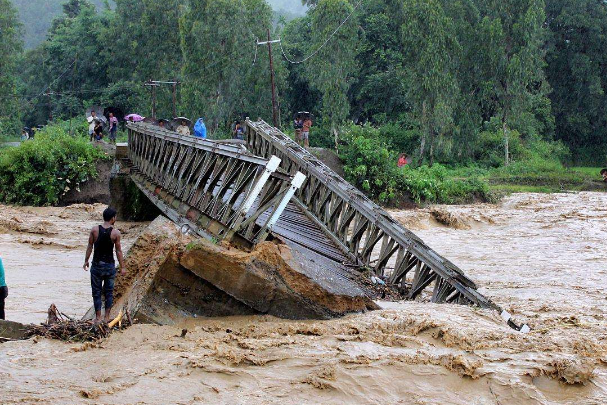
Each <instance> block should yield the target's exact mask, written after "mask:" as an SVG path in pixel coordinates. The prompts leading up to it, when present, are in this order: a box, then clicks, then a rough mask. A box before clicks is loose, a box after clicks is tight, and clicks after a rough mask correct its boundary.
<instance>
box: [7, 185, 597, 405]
mask: <svg viewBox="0 0 607 405" xmlns="http://www.w3.org/2000/svg"><path fill="white" fill-rule="evenodd" d="M102 209H103V207H102V206H86V205H77V206H72V207H68V208H14V207H5V206H0V210H1V212H2V214H1V216H0V256H1V257H2V259H3V261H4V264H5V268H6V272H7V275H6V278H7V284H8V285H9V288H10V295H9V298H8V300H7V316H8V318H9V319H13V320H17V321H22V322H42V321H43V320H44V319H45V317H46V309H47V308H48V306H49V305H50V304H51V303H55V304H56V305H57V306H58V307H59V309H60V310H61V311H63V312H65V313H67V314H70V315H77V316H79V315H81V314H83V313H84V312H85V311H86V310H87V309H88V308H89V306H90V305H91V299H90V290H89V281H88V278H87V276H88V274H87V273H84V271H83V270H82V267H81V266H82V262H83V256H84V248H85V243H86V237H87V232H88V229H89V228H90V227H91V226H92V225H94V224H95V223H96V222H97V219H98V218H99V216H100V212H101V210H102ZM392 214H393V215H394V216H395V217H396V218H397V219H399V220H400V221H402V222H403V223H404V224H405V225H406V226H408V227H409V228H410V229H412V230H414V231H415V232H416V233H417V234H418V235H419V236H420V237H422V239H424V240H425V241H426V243H427V244H428V245H430V246H432V247H433V248H434V249H435V250H437V251H438V252H440V253H441V254H443V255H444V256H446V257H447V258H449V259H450V260H451V261H453V262H454V263H456V264H457V265H459V266H460V267H461V268H462V269H464V270H465V271H466V273H467V274H468V275H469V276H470V277H471V278H472V279H473V280H474V281H475V282H476V283H477V284H478V286H479V290H480V291H481V292H482V293H483V294H485V295H487V296H488V297H490V298H491V299H493V300H494V301H495V302H497V303H498V304H499V305H501V306H502V307H504V308H505V309H507V310H508V311H509V312H510V313H512V314H513V315H514V318H515V319H516V320H517V321H522V322H526V323H528V324H529V326H530V327H531V328H532V330H531V332H530V333H528V334H521V333H519V332H515V331H514V330H512V329H510V328H509V327H508V326H506V325H505V324H504V322H503V321H502V320H501V319H500V318H499V316H498V314H496V313H493V312H491V311H485V310H479V309H474V308H469V307H463V306H457V305H436V304H428V303H420V302H397V303H388V302H382V303H380V304H381V305H382V307H383V308H384V309H383V310H380V311H373V312H368V313H365V314H355V315H349V316H346V317H344V318H341V319H335V320H330V321H285V320H281V319H277V318H273V317H270V316H246V317H245V316H242V317H230V318H215V319H190V320H184V321H183V322H182V324H179V325H175V326H153V325H135V326H133V327H130V328H129V329H127V330H124V331H121V332H116V333H114V334H112V336H111V337H110V338H108V339H106V340H104V341H103V342H101V343H98V344H68V343H63V342H58V341H51V340H47V339H38V338H36V339H31V340H28V341H20V342H7V343H4V344H0V403H2V404H13V403H19V404H23V403H52V404H82V403H85V404H86V403H90V404H198V403H212V404H248V403H255V404H257V403H261V404H302V403H323V404H341V403H361V404H478V405H481V404H556V403H558V404H605V403H607V340H606V339H607V330H606V329H605V326H607V320H606V319H605V315H606V310H607V285H606V282H605V279H606V275H607V249H606V248H605V243H606V241H607V194H602V193H578V194H551V195H548V194H546V195H545V194H516V195H512V196H510V197H508V198H506V199H505V200H504V201H503V202H502V203H500V204H499V205H470V206H437V207H431V208H427V209H420V210H415V211H394V212H392ZM445 218H447V220H445ZM437 219H440V220H441V221H442V222H439V221H438V220H437ZM117 225H118V227H119V229H121V231H123V234H125V240H126V243H125V245H126V247H128V246H130V244H131V243H132V241H133V240H134V239H135V237H136V236H137V233H138V231H140V230H141V229H142V228H143V226H144V225H143V224H134V223H118V224H117ZM183 328H187V329H188V333H187V335H186V336H185V337H183V338H182V337H180V335H181V331H182V329H183Z"/></svg>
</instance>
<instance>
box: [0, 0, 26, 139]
mask: <svg viewBox="0 0 607 405" xmlns="http://www.w3.org/2000/svg"><path fill="white" fill-rule="evenodd" d="M20 37H21V25H20V23H19V20H18V18H17V11H16V10H15V9H14V8H13V5H12V4H11V2H10V0H0V135H18V134H19V126H20V120H19V103H18V100H17V92H16V72H15V67H16V60H17V57H18V55H19V53H20V52H21V41H20Z"/></svg>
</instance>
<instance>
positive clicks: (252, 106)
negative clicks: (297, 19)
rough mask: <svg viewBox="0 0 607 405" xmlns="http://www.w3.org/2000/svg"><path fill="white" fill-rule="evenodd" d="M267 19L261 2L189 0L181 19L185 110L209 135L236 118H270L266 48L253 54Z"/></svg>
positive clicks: (269, 15)
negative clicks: (202, 123) (201, 121)
mask: <svg viewBox="0 0 607 405" xmlns="http://www.w3.org/2000/svg"><path fill="white" fill-rule="evenodd" d="M271 17H272V14H271V10H270V7H269V6H268V5H267V3H265V2H264V1H263V0H246V1H243V0H203V1H191V2H190V4H189V7H188V9H187V11H186V12H185V14H184V15H183V17H182V18H181V20H180V32H181V48H182V52H183V58H184V63H183V67H182V75H183V79H184V86H183V100H184V101H183V102H184V108H185V110H186V112H187V113H188V114H189V115H190V116H192V117H200V116H202V117H203V118H204V119H205V121H207V127H208V128H209V129H210V130H211V131H215V130H217V129H218V128H220V127H226V126H227V125H228V123H229V120H231V119H232V118H234V117H235V116H237V115H241V114H243V115H244V114H248V115H250V116H252V117H255V116H257V115H259V116H266V117H267V116H268V115H269V114H267V112H269V111H271V110H270V107H271V105H270V104H269V102H268V100H270V97H269V77H268V68H267V66H268V58H267V57H264V56H265V54H264V53H262V52H263V49H264V48H260V49H259V50H258V51H257V52H258V54H257V55H256V51H255V47H256V44H255V42H256V40H257V39H262V38H265V37H266V36H267V31H266V30H267V29H268V28H270V27H271ZM256 56H257V57H256ZM253 62H255V64H253ZM260 94H261V95H262V96H260Z"/></svg>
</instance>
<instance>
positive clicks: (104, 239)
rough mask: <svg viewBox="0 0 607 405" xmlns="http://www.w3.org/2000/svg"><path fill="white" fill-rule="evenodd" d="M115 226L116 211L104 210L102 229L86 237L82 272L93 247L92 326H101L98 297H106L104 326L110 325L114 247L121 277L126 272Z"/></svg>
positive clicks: (114, 270) (85, 267) (92, 231)
mask: <svg viewBox="0 0 607 405" xmlns="http://www.w3.org/2000/svg"><path fill="white" fill-rule="evenodd" d="M115 223H116V210H115V209H113V208H109V207H108V208H106V210H105V211H103V225H98V226H94V227H93V229H91V233H90V234H89V244H88V247H87V248H86V257H85V259H84V266H82V268H83V269H84V271H88V268H89V259H90V257H91V252H92V251H93V247H94V248H95V253H94V254H93V264H92V266H91V288H92V290H93V305H94V306H95V323H99V322H101V293H102V292H103V295H104V296H105V317H104V322H106V323H107V322H109V321H110V311H111V309H112V304H113V303H114V279H115V278H116V265H115V264H114V263H115V262H114V247H115V248H116V257H117V258H118V263H119V264H120V274H121V275H124V274H125V272H126V268H125V267H124V261H123V256H122V246H120V231H118V230H117V229H114V224H115Z"/></svg>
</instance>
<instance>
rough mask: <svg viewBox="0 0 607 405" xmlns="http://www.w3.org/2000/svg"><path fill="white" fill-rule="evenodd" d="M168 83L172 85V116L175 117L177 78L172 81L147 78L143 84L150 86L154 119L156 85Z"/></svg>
mask: <svg viewBox="0 0 607 405" xmlns="http://www.w3.org/2000/svg"><path fill="white" fill-rule="evenodd" d="M163 84H170V85H172V86H173V118H175V117H177V85H178V84H179V82H178V81H177V80H175V81H172V82H167V81H161V80H148V81H147V82H145V85H146V86H148V87H151V88H152V118H154V119H156V87H158V86H160V85H163Z"/></svg>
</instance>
